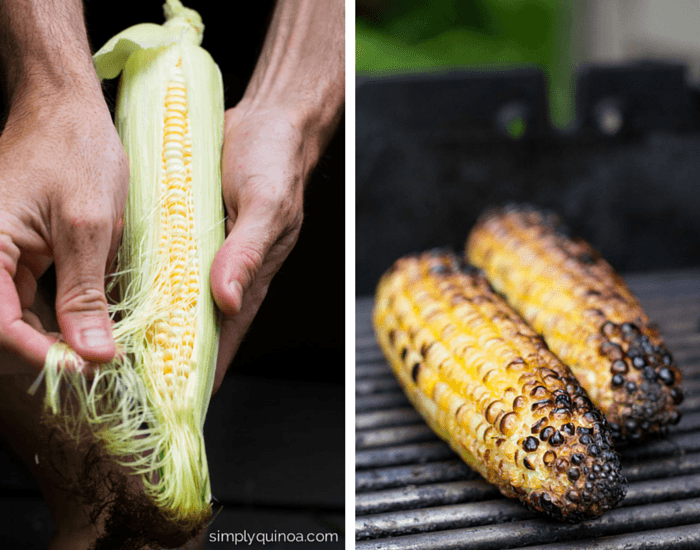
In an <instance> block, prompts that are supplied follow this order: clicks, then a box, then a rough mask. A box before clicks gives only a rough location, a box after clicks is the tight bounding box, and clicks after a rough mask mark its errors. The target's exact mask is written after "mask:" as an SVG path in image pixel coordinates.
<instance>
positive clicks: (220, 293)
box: [209, 209, 274, 317]
mask: <svg viewBox="0 0 700 550" xmlns="http://www.w3.org/2000/svg"><path fill="white" fill-rule="evenodd" d="M251 211H252V209H249V210H247V211H241V212H240V213H239V215H238V217H237V218H236V222H235V223H234V225H233V228H232V229H231V232H230V233H229V234H228V236H227V237H226V241H224V244H223V245H222V246H221V248H220V249H219V251H218V252H217V253H216V256H215V257H214V262H213V264H212V267H211V272H210V275H209V280H210V284H211V291H212V294H213V295H214V300H215V301H216V304H217V305H218V306H219V309H221V311H222V312H223V313H224V315H226V316H227V317H232V316H234V315H238V313H239V312H240V310H241V305H242V304H243V295H244V294H245V292H246V291H247V290H248V288H250V286H251V285H252V284H253V281H254V280H255V279H256V277H257V276H258V273H259V272H260V269H261V268H262V265H263V261H264V260H265V256H266V255H267V252H268V250H269V249H270V246H272V242H273V239H274V237H273V235H272V232H271V231H270V227H269V225H268V224H267V223H265V219H264V217H258V216H255V215H250V213H251Z"/></svg>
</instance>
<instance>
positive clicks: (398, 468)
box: [355, 270, 700, 550]
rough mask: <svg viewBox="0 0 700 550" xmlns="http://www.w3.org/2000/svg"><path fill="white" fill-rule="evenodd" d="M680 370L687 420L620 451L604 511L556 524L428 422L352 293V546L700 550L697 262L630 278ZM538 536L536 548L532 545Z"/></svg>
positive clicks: (363, 302) (364, 304)
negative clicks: (618, 471)
mask: <svg viewBox="0 0 700 550" xmlns="http://www.w3.org/2000/svg"><path fill="white" fill-rule="evenodd" d="M628 283H629V285H630V287H631V288H632V291H633V292H635V293H636V294H637V296H638V297H639V298H640V300H641V301H642V303H643V305H644V306H645V309H646V310H647V312H648V313H649V315H650V317H651V318H652V319H653V320H654V321H655V322H656V323H657V324H658V326H659V328H660V329H661V332H662V334H663V335H664V338H665V340H666V342H667V344H668V346H669V348H670V349H671V350H672V352H673V355H674V358H675V359H676V362H677V364H678V366H679V368H680V370H681V372H682V373H683V376H684V382H683V390H684V392H685V395H686V398H685V400H684V402H683V404H682V406H681V410H682V412H683V419H682V420H681V422H680V424H678V425H677V426H674V427H671V428H670V429H669V434H668V435H667V436H666V437H663V438H656V439H652V440H650V441H648V442H645V443H643V444H641V445H630V446H628V447H626V448H621V449H619V450H620V454H621V457H622V463H623V474H624V475H625V476H626V477H627V478H628V480H629V482H630V486H629V490H628V495H627V497H626V498H625V500H624V501H623V502H622V503H621V505H620V506H619V507H618V508H617V509H615V510H612V511H610V512H607V513H606V514H605V515H604V516H603V517H602V518H600V519H597V520H594V521H588V522H584V523H582V524H579V525H570V524H561V523H558V522H555V521H552V520H549V519H547V518H542V517H541V516H539V515H537V514H535V513H534V512H531V511H529V510H527V509H526V508H524V507H523V506H522V505H520V503H518V502H517V501H516V500H511V499H506V498H504V497H502V496H501V495H500V493H499V492H498V491H497V490H496V489H495V488H494V487H493V486H491V485H489V484H488V483H486V482H485V481H483V480H482V479H481V478H480V477H479V476H478V475H477V474H475V473H474V472H472V471H471V470H470V469H469V467H468V466H466V464H464V463H463V462H462V461H461V460H459V459H458V458H457V457H456V455H455V454H454V453H453V452H452V451H451V450H450V449H449V447H448V446H447V444H446V443H444V442H442V441H440V440H439V439H438V438H437V436H435V435H434V434H432V432H431V431H430V430H429V429H428V428H427V426H426V425H425V423H424V422H423V421H422V419H420V417H419V416H418V414H417V413H416V412H415V411H414V410H413V409H412V407H411V405H410V403H409V402H408V400H407V399H406V398H405V397H404V396H403V393H402V392H401V390H400V388H399V386H398V385H397V384H396V382H395V381H394V379H393V375H392V374H391V370H390V368H389V367H388V366H387V364H386V362H385V361H384V358H383V357H382V354H381V352H380V350H379V348H378V346H377V345H376V343H375V341H374V336H373V332H372V328H371V308H372V300H371V298H366V299H359V300H358V302H357V317H356V318H357V334H358V339H357V354H356V357H357V371H356V376H357V385H356V411H357V412H356V430H357V432H356V449H357V450H356V467H357V471H356V478H355V479H356V491H357V496H356V516H357V521H356V529H357V531H356V538H357V540H358V541H357V547H358V548H381V549H382V550H387V549H405V550H408V549H411V550H438V549H440V550H444V549H450V548H470V549H472V548H473V549H475V550H485V549H491V548H493V549H496V548H498V549H500V548H535V547H536V548H542V550H545V549H548V550H564V549H574V548H600V547H601V546H600V544H601V541H600V540H599V538H600V537H606V539H605V546H604V547H605V548H609V549H622V548H637V547H642V546H643V547H644V548H669V549H676V550H677V549H684V548H700V331H699V328H700V327H699V321H700V270H686V271H682V272H667V273H663V274H656V275H653V276H645V275H638V276H635V277H630V278H628ZM533 545H536V546H533Z"/></svg>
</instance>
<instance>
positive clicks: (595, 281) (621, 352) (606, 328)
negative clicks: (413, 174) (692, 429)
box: [467, 206, 683, 440]
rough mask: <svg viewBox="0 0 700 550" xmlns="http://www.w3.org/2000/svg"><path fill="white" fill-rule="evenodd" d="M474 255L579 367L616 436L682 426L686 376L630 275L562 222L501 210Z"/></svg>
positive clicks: (477, 231)
mask: <svg viewBox="0 0 700 550" xmlns="http://www.w3.org/2000/svg"><path fill="white" fill-rule="evenodd" d="M467 257H468V259H469V261H470V262H472V263H473V264H474V265H476V266H478V267H480V268H482V269H483V270H484V272H485V273H486V276H487V277H488V278H489V281H491V283H492V284H493V286H494V288H495V289H496V290H497V291H498V292H501V293H503V294H504V295H505V296H506V298H507V300H508V302H509V303H510V304H511V305H512V306H513V307H514V308H515V309H516V310H518V311H519V312H520V313H521V314H522V316H523V317H524V318H525V319H526V320H527V321H528V322H529V323H530V324H531V325H532V326H533V327H534V328H535V330H537V331H538V332H539V333H540V334H541V335H542V336H543V337H544V339H545V340H546V342H547V345H548V346H549V347H550V349H551V350H552V351H553V352H554V353H556V354H557V355H558V356H559V357H560V358H561V360H562V361H564V363H566V364H567V365H569V366H570V367H571V370H572V371H573V373H574V374H575V375H576V378H578V380H579V382H580V383H581V385H582V386H583V387H584V388H585V389H586V391H587V392H588V394H589V395H590V397H591V399H592V401H593V402H594V403H595V404H596V406H597V407H599V408H600V410H601V411H602V412H604V413H605V415H606V417H607V419H608V422H609V424H610V427H611V429H612V430H613V437H615V438H619V439H633V440H634V439H639V438H641V437H642V436H643V435H644V434H646V433H653V432H658V431H663V429H664V427H665V426H666V425H668V424H674V423H676V422H678V420H679V419H680V413H679V412H678V410H677V409H676V405H678V404H679V403H680V402H681V400H682V399H683V393H682V391H681V389H680V387H679V384H680V381H681V375H680V372H679V371H678V369H677V368H676V365H675V363H674V360H673V357H672V356H671V354H670V353H669V351H668V350H667V349H666V346H665V345H664V342H663V340H662V338H661V336H660V335H659V333H658V331H657V330H656V329H655V328H653V326H652V325H651V324H650V321H649V318H648V317H647V315H646V314H645V313H644V311H643V310H642V307H641V306H640V304H639V302H638V301H637V299H636V298H635V297H634V296H633V295H632V293H631V292H630V291H629V289H628V288H627V286H626V285H625V283H624V282H623V280H622V279H621V278H620V276H619V275H618V274H617V273H615V271H614V270H613V269H612V267H611V266H610V265H609V264H608V263H607V262H606V261H605V260H603V259H602V258H601V257H600V254H599V253H598V252H596V251H595V250H594V249H593V248H592V247H591V246H590V245H589V244H588V243H586V242H584V241H582V240H579V239H571V238H569V236H568V234H567V231H566V230H565V228H564V226H563V225H562V224H561V221H560V219H559V218H558V217H556V216H555V215H553V214H551V213H543V212H538V211H537V210H535V209H533V208H530V207H517V206H509V207H506V208H498V209H493V210H491V211H489V212H487V213H486V214H485V215H484V216H483V217H482V218H481V219H480V221H479V222H478V223H477V225H476V227H475V228H474V230H473V231H472V233H471V235H470V236H469V239H468V242H467Z"/></svg>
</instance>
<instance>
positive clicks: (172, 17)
mask: <svg viewBox="0 0 700 550" xmlns="http://www.w3.org/2000/svg"><path fill="white" fill-rule="evenodd" d="M164 9H165V14H166V19H167V21H166V23H165V24H164V25H162V26H159V25H154V24H142V25H136V26H134V27H131V28H129V29H127V30H125V31H124V32H122V33H120V34H119V35H117V36H115V37H114V38H112V39H111V40H110V41H109V42H108V43H107V44H106V45H105V46H104V47H103V48H102V49H100V50H99V51H98V52H97V53H96V54H95V58H94V60H95V65H96V68H97V72H98V75H99V76H100V77H101V78H113V77H116V76H117V75H118V74H119V73H120V72H121V73H122V77H121V83H120V90H119V98H118V103H117V108H116V126H117V131H118V132H119V135H120V137H121V139H122V143H123V145H124V148H125V150H126V153H127V156H128V158H129V164H130V170H131V173H130V187H129V197H128V202H127V206H126V211H125V214H124V235H123V244H122V247H121V249H120V251H119V269H118V276H117V285H118V287H119V289H120V295H121V300H120V303H119V304H117V305H115V306H114V307H112V313H113V314H114V315H116V314H117V313H118V314H119V315H120V317H121V320H120V321H119V322H117V323H116V325H115V326H114V335H115V339H116V342H117V344H118V348H119V349H120V352H121V353H120V356H119V357H118V358H117V359H115V360H114V361H112V362H111V363H110V364H108V365H104V366H101V367H100V369H99V370H98V371H97V374H96V377H95V380H94V382H92V384H90V383H88V382H86V381H85V380H84V379H83V378H82V377H81V376H80V375H71V374H70V373H67V372H66V371H65V370H62V369H61V367H62V366H64V365H66V364H70V363H75V364H79V363H80V358H79V357H77V356H76V355H75V354H74V352H73V351H72V350H70V349H69V348H68V347H67V346H66V345H65V344H57V345H55V346H54V348H53V349H52V351H51V352H50V354H49V358H48V359H47V365H46V368H45V371H44V372H45V373H46V379H47V401H46V403H47V407H48V408H49V409H50V410H51V411H52V412H53V413H55V414H59V413H61V412H62V414H64V416H66V417H67V419H66V425H67V426H68V427H69V428H70V429H71V430H72V431H74V432H75V433H77V432H78V431H79V429H80V428H81V427H84V426H85V425H87V426H89V427H90V429H91V430H92V432H93V433H94V434H95V436H96V437H98V438H99V439H100V440H101V442H102V444H103V446H104V448H105V449H106V451H107V452H108V453H109V454H110V455H111V456H112V457H113V458H114V459H115V460H116V461H117V462H118V463H120V464H121V465H122V466H124V467H125V468H127V469H128V470H129V471H131V472H132V473H134V474H138V475H140V476H141V479H142V482H143V485H144V488H145V491H146V493H147V495H148V496H149V497H150V498H151V500H152V502H153V503H154V504H155V505H156V506H157V507H158V508H159V509H160V510H161V512H162V514H163V516H164V517H165V518H166V519H167V520H169V521H171V522H174V523H175V524H177V525H179V526H181V527H182V528H183V529H184V530H187V529H192V530H196V529H198V528H201V526H202V525H203V523H204V522H205V521H206V520H207V519H208V517H209V516H210V514H211V504H210V500H211V491H210V484H209V473H208V468H207V461H206V454H205V448H204V440H203V436H202V428H203V424H204V418H205V415H206V411H207V408H208V405H209V398H210V395H211V390H212V385H213V380H214V371H215V363H216V357H217V349H218V325H217V320H216V311H215V307H214V302H213V299H212V296H211V292H210V289H209V275H208V274H209V269H210V267H211V264H212V261H213V259H214V254H215V253H216V251H217V250H218V248H219V247H220V245H221V244H222V243H223V237H224V225H223V208H222V200H221V164H220V157H221V145H222V138H223V86H222V80H221V74H220V72H219V69H218V67H217V65H216V64H215V63H214V61H213V60H212V59H211V57H210V56H209V54H208V53H207V52H206V51H205V50H203V49H202V48H201V47H200V46H199V44H200V43H201V39H202V31H203V25H202V21H201V18H200V17H199V15H198V14H197V13H196V12H195V11H193V10H189V9H187V8H184V7H183V6H182V4H181V3H180V2H179V1H178V0H167V3H166V5H165V6H164ZM62 379H68V382H69V383H70V386H71V387H72V388H73V389H74V393H75V396H76V397H77V400H78V402H79V403H80V408H79V410H77V411H76V410H75V409H71V412H66V411H62V409H61V403H60V401H59V388H60V381H61V380H62Z"/></svg>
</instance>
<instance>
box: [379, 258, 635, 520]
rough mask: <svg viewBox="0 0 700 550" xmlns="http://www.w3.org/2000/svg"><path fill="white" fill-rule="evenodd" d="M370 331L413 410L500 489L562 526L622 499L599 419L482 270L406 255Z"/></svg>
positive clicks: (382, 288)
mask: <svg viewBox="0 0 700 550" xmlns="http://www.w3.org/2000/svg"><path fill="white" fill-rule="evenodd" d="M374 326H375V330H376V333H377V338H378V340H379V343H380V346H381V348H382V350H383V351H384V353H385V355H386V357H387V359H388V360H389V362H390V364H391V366H392V368H393V370H394V373H395V375H396V376H397V378H398V380H399V382H400V383H401V385H402V387H403V389H404V391H405V392H406V394H407V396H408V397H409V399H410V400H411V402H412V403H413V405H414V406H415V407H416V409H417V410H418V411H419V412H420V413H421V414H422V416H423V417H424V418H425V419H426V421H427V422H428V424H429V425H430V426H431V428H432V429H433V430H434V431H435V432H436V433H437V434H438V435H440V437H442V438H443V439H445V440H446V441H448V442H449V444H450V445H451V447H452V448H453V449H454V450H455V451H456V452H457V453H459V455H460V456H461V457H462V458H463V459H464V460H465V461H466V462H467V464H469V466H470V467H471V468H473V469H474V470H475V471H477V472H479V473H480V474H481V475H482V476H483V477H484V478H486V479H487V480H488V481H489V482H491V483H493V484H495V485H496V486H498V488H499V489H500V491H501V492H502V493H503V494H504V495H506V496H509V497H515V498H519V499H520V500H521V501H522V502H524V503H525V504H527V505H528V506H529V507H531V508H533V509H535V510H538V511H544V512H546V513H548V514H549V515H551V516H553V517H555V518H557V519H566V520H569V521H580V520H583V519H586V518H590V517H595V516H599V515H600V514H602V513H603V512H604V511H605V510H607V509H609V508H611V507H613V506H615V505H616V504H617V503H618V502H619V501H620V500H621V499H622V497H623V496H624V494H625V485H626V482H625V481H624V479H623V478H622V476H621V475H620V463H619V458H618V456H617V454H616V453H615V452H614V451H613V450H612V448H611V439H610V433H609V429H608V428H607V426H606V423H605V419H604V418H603V416H602V415H601V414H600V413H599V412H598V411H597V410H596V409H595V408H594V407H593V405H592V404H591V402H590V401H589V399H588V397H587V396H586V393H585V391H584V390H583V389H582V388H581V387H580V386H579V384H578V383H577V382H576V380H575V378H574V377H573V375H572V374H571V372H570V371H569V369H568V368H567V367H566V366H565V365H563V364H562V363H561V362H560V361H559V360H558V359H557V357H556V356H555V355H554V354H552V353H551V352H550V351H549V349H548V348H547V346H546V345H545V344H544V342H543V341H542V339H541V338H540V337H539V336H538V335H537V334H536V333H535V332H534V331H533V330H532V329H531V328H530V327H529V326H528V325H527V324H526V323H525V322H524V321H523V320H522V319H521V318H520V317H519V316H518V315H517V313H515V312H514V311H513V310H512V309H511V308H510V307H509V306H508V305H507V304H506V303H505V301H503V300H502V299H501V298H500V297H499V296H498V295H497V294H496V293H495V292H493V290H492V289H491V287H490V286H489V284H488V282H487V281H486V279H485V278H484V276H483V274H481V273H480V272H478V271H477V270H475V269H474V268H471V267H470V266H463V265H462V264H461V261H460V260H458V259H457V257H455V256H454V255H452V254H445V253H425V254H422V255H420V256H411V257H406V258H402V259H401V260H399V261H397V262H396V263H395V264H394V266H393V267H392V268H391V269H390V270H389V271H388V272H387V273H386V274H385V275H384V277H383V278H382V280H381V281H380V283H379V286H378V288H377V294H376V302H375V310H374Z"/></svg>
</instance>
